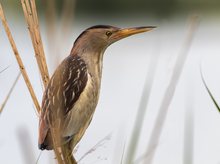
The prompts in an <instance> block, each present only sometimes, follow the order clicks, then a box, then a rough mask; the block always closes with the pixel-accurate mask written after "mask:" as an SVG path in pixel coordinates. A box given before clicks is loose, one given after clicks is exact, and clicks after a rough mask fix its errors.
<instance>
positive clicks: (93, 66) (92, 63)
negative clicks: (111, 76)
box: [71, 49, 105, 85]
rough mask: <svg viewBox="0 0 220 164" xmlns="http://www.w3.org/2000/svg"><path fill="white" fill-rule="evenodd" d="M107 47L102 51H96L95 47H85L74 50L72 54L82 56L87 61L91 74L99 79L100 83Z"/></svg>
mask: <svg viewBox="0 0 220 164" xmlns="http://www.w3.org/2000/svg"><path fill="white" fill-rule="evenodd" d="M104 52H105V49H104V50H102V51H95V50H94V49H93V50H92V49H84V51H78V52H74V49H73V50H72V52H71V54H73V55H74V54H75V55H78V56H80V57H81V58H82V59H83V60H84V61H85V63H86V65H87V67H88V70H89V73H90V75H91V76H92V77H93V78H94V80H95V81H97V82H98V83H99V84H98V85H100V81H101V77H102V65H103V55H104Z"/></svg>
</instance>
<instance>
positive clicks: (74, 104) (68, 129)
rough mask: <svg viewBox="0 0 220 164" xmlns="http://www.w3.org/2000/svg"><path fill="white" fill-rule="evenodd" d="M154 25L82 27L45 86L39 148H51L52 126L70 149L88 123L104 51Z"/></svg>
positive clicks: (91, 115) (78, 139)
mask: <svg viewBox="0 0 220 164" xmlns="http://www.w3.org/2000/svg"><path fill="white" fill-rule="evenodd" d="M153 28H155V27H153V26H147V27H135V28H118V27H113V26H107V25H97V26H93V27H90V28H88V29H86V30H85V31H83V32H82V33H81V34H80V35H79V37H78V38H77V39H76V40H75V42H74V45H73V48H72V50H71V52H70V55H69V56H68V57H66V58H65V59H64V60H63V61H62V63H61V64H60V65H59V66H58V68H57V69H56V71H55V72H54V74H53V76H52V77H51V79H50V81H49V84H48V86H47V88H46V89H45V92H44V96H43V100H42V111H41V113H40V120H39V140H38V143H39V149H41V150H44V149H47V150H50V149H53V148H54V147H53V146H54V143H53V135H52V130H55V131H58V132H59V133H58V134H59V137H60V144H67V145H69V147H70V150H73V148H74V147H75V146H76V144H77V143H78V142H79V141H80V139H81V138H82V136H83V134H84V133H85V131H86V129H87V127H88V126H89V124H90V122H91V120H92V117H93V114H94V111H95V108H96V105H97V103H98V99H99V93H100V86H101V77H102V63H103V54H104V52H105V50H106V48H107V47H108V46H109V45H111V44H112V43H114V42H116V41H118V40H120V39H123V38H125V37H128V36H130V35H133V34H137V33H142V32H146V31H150V30H152V29H153Z"/></svg>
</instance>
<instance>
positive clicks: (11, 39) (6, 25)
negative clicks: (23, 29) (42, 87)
mask: <svg viewBox="0 0 220 164" xmlns="http://www.w3.org/2000/svg"><path fill="white" fill-rule="evenodd" d="M0 18H1V20H2V24H3V26H4V29H5V32H6V34H7V36H8V39H9V42H10V44H11V47H12V49H13V51H14V55H15V58H16V60H17V63H18V65H19V68H20V71H21V74H22V76H23V78H24V81H25V83H26V85H27V87H28V90H29V92H30V95H31V98H32V100H33V102H34V105H35V108H36V110H37V112H38V113H39V112H40V105H39V102H38V100H37V97H36V95H35V92H34V89H33V87H32V85H31V82H30V80H29V77H28V74H27V72H26V70H25V67H24V64H23V61H22V59H21V57H20V54H19V52H18V49H17V46H16V44H15V41H14V39H13V37H12V34H11V32H10V29H9V26H8V23H7V20H6V18H5V14H4V11H3V9H2V5H1V3H0Z"/></svg>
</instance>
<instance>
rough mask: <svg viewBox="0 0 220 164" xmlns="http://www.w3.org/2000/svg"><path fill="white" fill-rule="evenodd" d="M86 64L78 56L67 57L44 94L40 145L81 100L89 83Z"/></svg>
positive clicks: (40, 122)
mask: <svg viewBox="0 0 220 164" xmlns="http://www.w3.org/2000/svg"><path fill="white" fill-rule="evenodd" d="M87 75H88V74H87V67H86V64H85V62H84V61H83V60H82V59H81V58H80V57H79V56H77V55H75V56H69V57H67V58H66V59H65V60H64V61H63V62H62V63H61V64H60V66H59V67H58V69H57V70H56V71H55V73H54V75H53V76H52V78H51V79H50V81H49V84H48V86H47V88H46V90H45V92H44V96H43V100H42V111H41V114H40V121H39V145H40V144H42V143H43V142H44V140H45V138H46V136H47V133H48V130H49V128H50V127H49V122H50V124H52V125H53V123H54V122H56V120H57V119H61V120H62V119H63V118H64V117H65V116H66V115H67V114H68V113H69V112H70V110H73V109H74V108H73V107H74V104H75V103H76V101H77V100H78V99H79V97H80V94H81V93H82V92H83V90H84V89H85V87H86V83H87V81H88V76H87Z"/></svg>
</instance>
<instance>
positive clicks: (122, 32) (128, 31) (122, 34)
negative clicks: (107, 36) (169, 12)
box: [112, 26, 156, 41]
mask: <svg viewBox="0 0 220 164" xmlns="http://www.w3.org/2000/svg"><path fill="white" fill-rule="evenodd" d="M154 28H156V27H155V26H146V27H133V28H123V29H119V30H118V31H117V32H115V33H114V34H113V36H112V38H113V39H114V40H115V41H117V40H120V39H123V38H126V37H128V36H131V35H134V34H138V33H142V32H147V31H150V30H152V29H154Z"/></svg>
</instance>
